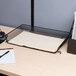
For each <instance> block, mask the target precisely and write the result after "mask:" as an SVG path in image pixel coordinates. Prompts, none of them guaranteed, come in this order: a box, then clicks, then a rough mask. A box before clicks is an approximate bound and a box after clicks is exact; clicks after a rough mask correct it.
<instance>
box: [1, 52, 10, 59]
mask: <svg viewBox="0 0 76 76" xmlns="http://www.w3.org/2000/svg"><path fill="white" fill-rule="evenodd" d="M8 53H9V51H7V52H5V53H4V54H3V55H1V56H0V58H2V57H3V56H4V55H6V54H8Z"/></svg>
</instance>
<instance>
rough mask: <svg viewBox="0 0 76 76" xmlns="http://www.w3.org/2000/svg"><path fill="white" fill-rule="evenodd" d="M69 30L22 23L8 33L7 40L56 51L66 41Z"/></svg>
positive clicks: (12, 42) (15, 43) (46, 50)
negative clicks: (64, 30) (32, 26)
mask: <svg viewBox="0 0 76 76" xmlns="http://www.w3.org/2000/svg"><path fill="white" fill-rule="evenodd" d="M67 35H68V32H63V31H58V30H53V29H46V28H41V27H37V26H35V27H34V31H31V27H30V26H29V25H25V24H22V25H20V26H19V27H17V28H15V29H14V30H12V31H11V32H9V33H8V38H7V42H8V43H10V44H14V45H19V46H23V47H28V48H31V49H36V50H40V51H44V52H50V53H56V52H58V51H57V48H58V47H59V46H60V44H61V43H62V42H63V41H64V39H65V38H66V36H67Z"/></svg>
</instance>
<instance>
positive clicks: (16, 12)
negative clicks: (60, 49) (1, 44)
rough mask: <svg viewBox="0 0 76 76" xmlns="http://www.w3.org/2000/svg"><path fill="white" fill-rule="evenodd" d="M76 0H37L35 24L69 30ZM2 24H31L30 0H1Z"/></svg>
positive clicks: (0, 13)
mask: <svg viewBox="0 0 76 76" xmlns="http://www.w3.org/2000/svg"><path fill="white" fill-rule="evenodd" d="M75 10H76V0H35V25H36V26H40V27H46V28H51V29H57V30H62V31H69V30H70V27H71V23H72V20H73V13H74V11H75ZM0 24H4V25H10V26H19V25H20V24H29V25H30V0H0Z"/></svg>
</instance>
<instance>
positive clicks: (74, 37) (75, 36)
mask: <svg viewBox="0 0 76 76" xmlns="http://www.w3.org/2000/svg"><path fill="white" fill-rule="evenodd" d="M74 17H75V19H74V26H73V32H72V39H74V40H76V12H75V13H74Z"/></svg>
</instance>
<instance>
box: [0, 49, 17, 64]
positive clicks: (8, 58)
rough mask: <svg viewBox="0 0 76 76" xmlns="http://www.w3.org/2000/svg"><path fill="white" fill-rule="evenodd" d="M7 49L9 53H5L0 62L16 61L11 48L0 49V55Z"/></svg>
mask: <svg viewBox="0 0 76 76" xmlns="http://www.w3.org/2000/svg"><path fill="white" fill-rule="evenodd" d="M7 51H9V53H7V54H6V55H4V56H3V57H1V58H0V64H9V63H15V62H16V61H15V56H14V50H13V49H8V50H0V56H1V55H3V54H4V53H5V52H7Z"/></svg>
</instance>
